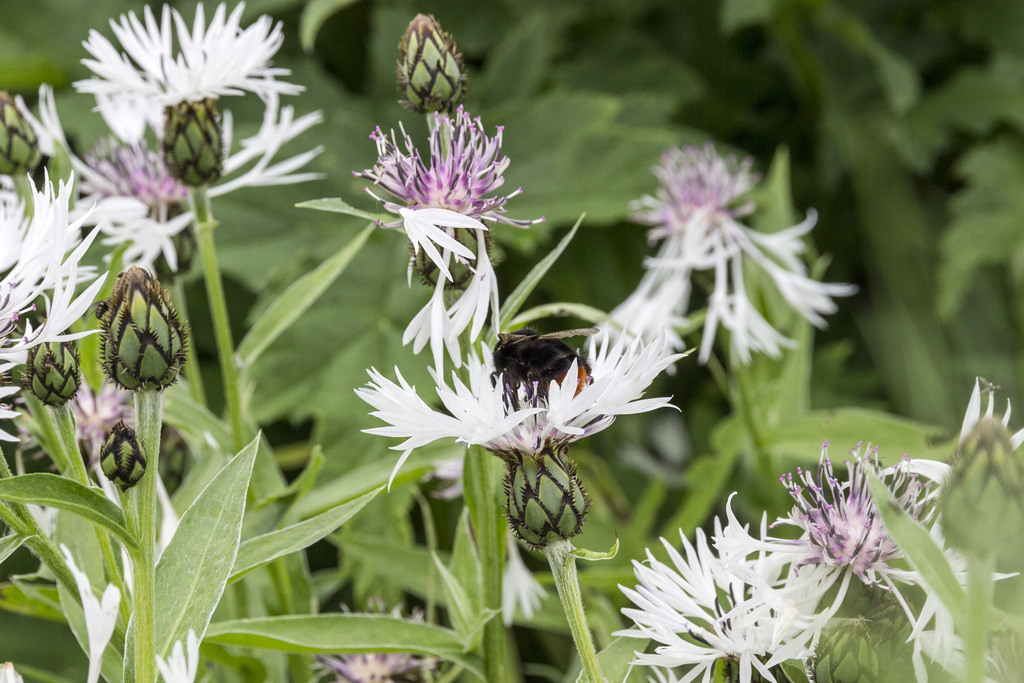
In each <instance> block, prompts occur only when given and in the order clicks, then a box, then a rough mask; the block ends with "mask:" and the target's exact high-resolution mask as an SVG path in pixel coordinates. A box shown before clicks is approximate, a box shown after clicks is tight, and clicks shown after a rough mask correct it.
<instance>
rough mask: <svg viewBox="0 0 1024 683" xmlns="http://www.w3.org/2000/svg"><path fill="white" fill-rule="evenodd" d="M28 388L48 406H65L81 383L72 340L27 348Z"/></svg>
mask: <svg viewBox="0 0 1024 683" xmlns="http://www.w3.org/2000/svg"><path fill="white" fill-rule="evenodd" d="M24 383H25V388H26V389H28V390H29V391H31V392H32V395H33V396H35V397H36V398H38V399H39V400H40V401H42V402H43V403H45V404H46V405H48V406H62V405H64V404H65V403H67V402H68V401H70V400H71V399H72V398H73V397H74V395H75V394H77V393H78V387H79V386H81V384H82V375H81V371H80V368H79V359H78V354H77V353H76V352H75V348H74V346H72V345H71V342H46V343H44V344H40V345H39V346H33V347H32V348H30V349H29V350H28V361H27V362H26V364H25V379H24Z"/></svg>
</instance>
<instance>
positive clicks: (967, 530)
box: [939, 417, 1024, 571]
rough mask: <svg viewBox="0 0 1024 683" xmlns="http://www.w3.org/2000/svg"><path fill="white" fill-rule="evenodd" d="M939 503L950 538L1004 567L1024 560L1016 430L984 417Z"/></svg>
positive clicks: (1021, 464)
mask: <svg viewBox="0 0 1024 683" xmlns="http://www.w3.org/2000/svg"><path fill="white" fill-rule="evenodd" d="M950 465H951V469H950V473H949V477H948V478H947V479H946V483H945V484H944V485H943V487H942V495H941V498H940V502H939V506H940V509H941V511H942V526H943V530H944V531H945V534H946V539H947V540H948V541H949V543H950V544H951V545H952V546H953V547H955V548H957V549H958V550H960V551H962V552H964V553H967V554H971V555H974V556H976V557H982V558H988V557H994V558H995V559H996V568H997V569H998V570H1000V571H1018V570H1019V569H1020V567H1021V565H1024V547H1021V544H1020V543H1018V542H1017V541H1018V540H1019V539H1020V538H1021V537H1022V536H1024V458H1022V457H1021V456H1020V455H1019V454H1017V453H1015V452H1014V450H1013V447H1012V445H1011V443H1010V431H1009V430H1008V429H1007V428H1006V426H1005V425H1003V423H1002V422H1000V421H999V420H997V419H995V418H992V417H983V418H981V420H979V421H978V424H977V425H975V427H974V429H973V431H971V433H970V434H968V435H967V438H965V439H964V441H963V443H962V444H961V445H960V448H959V449H957V452H956V454H955V455H954V456H953V459H952V461H951V462H950Z"/></svg>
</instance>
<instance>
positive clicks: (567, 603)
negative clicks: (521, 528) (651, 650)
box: [543, 541, 605, 683]
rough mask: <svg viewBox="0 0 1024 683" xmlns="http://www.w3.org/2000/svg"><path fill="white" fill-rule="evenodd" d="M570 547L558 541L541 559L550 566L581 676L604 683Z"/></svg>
mask: <svg viewBox="0 0 1024 683" xmlns="http://www.w3.org/2000/svg"><path fill="white" fill-rule="evenodd" d="M572 551H573V546H572V543H570V542H569V541H558V542H556V543H551V544H550V545H548V546H547V547H546V548H544V551H543V552H544V556H545V557H547V558H548V564H550V565H551V575H552V576H553V577H554V579H555V588H556V589H558V598H559V600H561V601H562V609H564V610H565V617H566V619H568V620H569V631H570V632H571V633H572V640H573V642H574V643H576V650H577V652H579V655H580V661H581V662H582V664H583V672H584V673H585V674H586V681H588V682H589V683H605V678H604V676H602V675H601V668H600V666H599V665H598V662H597V650H595V649H594V639H593V638H592V637H591V635H590V628H589V627H588V626H587V616H586V614H584V612H583V598H582V596H581V595H580V584H579V579H578V578H577V576H576V557H575V556H574V555H573V554H572Z"/></svg>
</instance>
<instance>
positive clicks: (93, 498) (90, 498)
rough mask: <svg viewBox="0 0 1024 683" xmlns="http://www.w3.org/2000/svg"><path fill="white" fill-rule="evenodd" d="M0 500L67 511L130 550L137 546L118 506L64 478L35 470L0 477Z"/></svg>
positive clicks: (87, 488)
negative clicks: (93, 525) (96, 527)
mask: <svg viewBox="0 0 1024 683" xmlns="http://www.w3.org/2000/svg"><path fill="white" fill-rule="evenodd" d="M0 500H9V501H12V502H16V503H35V504H36V505H46V506H48V507H53V508H58V509H60V510H67V511H68V512H71V513H73V514H76V515H78V516H79V517H84V518H85V519H87V520H89V521H90V522H92V523H93V524H96V525H97V526H101V527H103V528H104V529H106V530H107V531H109V532H110V533H112V534H114V536H116V537H117V539H118V540H119V541H121V543H123V544H124V545H125V547H127V548H129V549H130V550H135V549H137V548H138V545H137V544H136V543H135V539H134V538H133V537H132V535H131V533H130V532H129V531H128V528H127V527H126V526H125V522H124V513H122V512H121V508H119V507H117V505H116V504H115V503H113V502H112V501H111V500H110V499H108V498H107V497H106V496H104V495H103V493H102V492H101V491H100V490H99V489H98V488H91V487H87V486H82V485H81V484H79V483H78V482H77V481H72V480H70V479H68V478H67V477H61V476H58V475H56V474H45V473H36V474H22V475H19V476H17V477H11V478H10V479H0Z"/></svg>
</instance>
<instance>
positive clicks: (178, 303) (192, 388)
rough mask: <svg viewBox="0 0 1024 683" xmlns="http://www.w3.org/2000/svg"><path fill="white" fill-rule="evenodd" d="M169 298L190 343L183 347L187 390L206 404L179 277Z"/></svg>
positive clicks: (202, 403)
mask: <svg viewBox="0 0 1024 683" xmlns="http://www.w3.org/2000/svg"><path fill="white" fill-rule="evenodd" d="M171 299H172V301H173V303H174V307H175V308H176V309H177V310H178V315H179V316H181V320H182V322H184V323H185V327H186V329H187V330H188V335H189V339H191V340H192V343H191V344H189V345H188V346H186V347H185V355H186V358H185V377H187V378H188V391H189V393H190V394H191V395H192V399H193V400H194V401H195V402H196V403H198V404H200V405H203V406H205V405H206V389H205V387H203V376H202V374H201V373H200V371H199V359H198V358H197V357H196V344H195V337H193V336H192V326H191V325H190V324H189V320H188V303H187V302H186V301H185V287H184V286H183V285H182V282H181V278H180V277H176V278H174V288H173V289H172V290H171Z"/></svg>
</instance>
